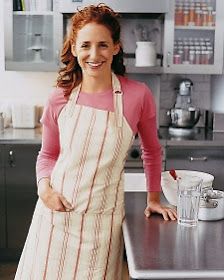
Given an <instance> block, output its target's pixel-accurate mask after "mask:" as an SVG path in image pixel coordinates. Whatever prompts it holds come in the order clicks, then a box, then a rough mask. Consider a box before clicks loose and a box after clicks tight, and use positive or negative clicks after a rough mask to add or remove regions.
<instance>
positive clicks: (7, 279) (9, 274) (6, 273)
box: [0, 262, 129, 280]
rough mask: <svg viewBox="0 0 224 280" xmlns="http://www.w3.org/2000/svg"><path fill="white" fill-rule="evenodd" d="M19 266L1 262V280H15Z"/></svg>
mask: <svg viewBox="0 0 224 280" xmlns="http://www.w3.org/2000/svg"><path fill="white" fill-rule="evenodd" d="M16 268H17V263H15V262H12V263H8V262H7V263H0V279H1V280H13V279H14V275H15V271H16ZM128 279H129V276H128V268H127V263H126V262H124V266H123V280H128Z"/></svg>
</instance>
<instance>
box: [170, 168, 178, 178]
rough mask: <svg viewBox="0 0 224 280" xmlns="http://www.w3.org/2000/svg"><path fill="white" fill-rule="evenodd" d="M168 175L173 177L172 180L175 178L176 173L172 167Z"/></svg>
mask: <svg viewBox="0 0 224 280" xmlns="http://www.w3.org/2000/svg"><path fill="white" fill-rule="evenodd" d="M169 173H170V175H171V176H172V177H173V179H174V180H177V178H178V177H177V173H176V171H175V170H174V169H172V170H170V171H169Z"/></svg>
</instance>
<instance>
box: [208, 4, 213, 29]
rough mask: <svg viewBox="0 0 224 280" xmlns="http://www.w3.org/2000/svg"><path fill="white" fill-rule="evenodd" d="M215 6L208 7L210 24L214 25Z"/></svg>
mask: <svg viewBox="0 0 224 280" xmlns="http://www.w3.org/2000/svg"><path fill="white" fill-rule="evenodd" d="M212 12H213V7H211V6H209V7H208V26H213V13H212Z"/></svg>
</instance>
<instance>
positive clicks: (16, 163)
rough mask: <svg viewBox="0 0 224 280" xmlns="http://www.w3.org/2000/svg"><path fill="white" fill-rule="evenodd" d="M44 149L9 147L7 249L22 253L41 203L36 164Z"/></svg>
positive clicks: (7, 161) (6, 157) (6, 173)
mask: <svg viewBox="0 0 224 280" xmlns="http://www.w3.org/2000/svg"><path fill="white" fill-rule="evenodd" d="M39 150H40V145H29V144H24V145H22V144H21V145H20V144H16V145H6V150H5V161H6V166H5V175H6V199H7V208H6V209H7V243H8V244H7V245H8V248H9V249H19V250H20V249H22V248H23V245H24V242H25V239H26V236H27V233H28V229H29V226H30V222H31V219H32V215H33V211H34V207H35V204H36V200H37V187H36V177H35V164H36V159H37V154H38V151H39Z"/></svg>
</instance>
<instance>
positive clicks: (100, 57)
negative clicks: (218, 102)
mask: <svg viewBox="0 0 224 280" xmlns="http://www.w3.org/2000/svg"><path fill="white" fill-rule="evenodd" d="M119 49H120V47H119V44H114V43H113V39H112V37H111V33H110V31H109V30H108V28H107V27H105V26H104V25H101V24H97V23H88V24H86V25H85V26H84V27H82V28H81V29H80V30H79V31H78V33H77V38H76V44H75V45H74V46H73V47H72V53H73V55H74V56H76V57H77V60H78V63H79V65H80V67H81V68H82V72H83V75H84V76H86V75H87V76H92V77H98V76H102V75H108V74H110V73H111V64H112V61H113V56H114V55H116V54H117V53H118V52H119Z"/></svg>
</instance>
